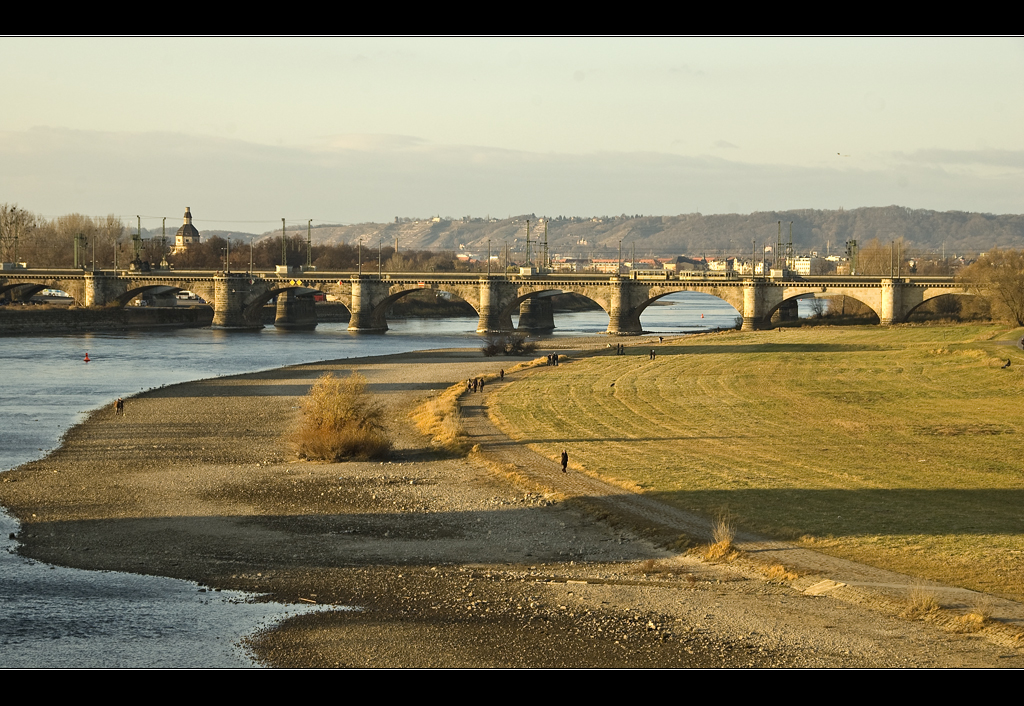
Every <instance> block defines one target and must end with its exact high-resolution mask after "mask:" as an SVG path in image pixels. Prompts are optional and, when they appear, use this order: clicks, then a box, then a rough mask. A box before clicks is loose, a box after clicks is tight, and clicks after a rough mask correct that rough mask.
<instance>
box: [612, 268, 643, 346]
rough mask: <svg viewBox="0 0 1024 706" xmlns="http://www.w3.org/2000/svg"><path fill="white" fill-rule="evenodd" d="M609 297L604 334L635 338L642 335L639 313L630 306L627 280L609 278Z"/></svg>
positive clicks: (629, 291)
mask: <svg viewBox="0 0 1024 706" xmlns="http://www.w3.org/2000/svg"><path fill="white" fill-rule="evenodd" d="M611 285H612V291H611V297H610V298H609V307H608V330H607V331H606V332H605V333H610V334H614V335H617V336H635V335H637V334H640V333H643V327H642V326H641V325H640V312H638V311H637V308H636V307H635V306H632V303H633V302H632V301H631V296H630V295H631V294H632V292H631V290H630V287H629V280H624V279H621V278H619V277H612V278H611Z"/></svg>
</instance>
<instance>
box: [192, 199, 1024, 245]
mask: <svg viewBox="0 0 1024 706" xmlns="http://www.w3.org/2000/svg"><path fill="white" fill-rule="evenodd" d="M527 219H529V220H530V240H531V242H532V241H535V240H536V239H537V238H538V237H541V238H542V237H543V226H541V227H539V228H538V224H537V222H538V220H539V219H538V217H537V216H536V214H526V215H521V216H516V217H514V218H506V219H500V220H499V219H484V218H466V219H440V220H433V219H420V220H417V219H399V222H394V223H358V224H353V225H322V226H317V227H314V228H313V232H312V238H313V242H314V243H352V244H354V243H356V242H357V241H358V240H359V239H360V238H362V240H363V243H364V245H366V246H367V247H368V248H374V247H375V246H376V245H377V243H378V241H381V240H382V241H383V242H384V243H385V244H390V245H394V243H395V239H396V238H397V239H398V245H399V249H413V250H424V249H431V250H455V251H459V250H462V251H468V252H472V253H474V254H476V255H481V254H485V253H486V252H487V241H488V239H490V241H491V251H492V253H493V254H498V253H499V252H500V251H501V249H502V248H503V247H504V245H505V243H506V242H508V244H509V246H510V247H511V248H514V249H515V250H516V251H521V250H522V249H523V248H524V246H525V238H526V221H527ZM779 221H782V240H783V243H785V242H786V241H787V240H788V238H789V223H790V221H792V222H793V244H794V247H795V249H796V250H797V252H798V253H808V252H811V251H817V252H819V253H821V254H824V253H825V252H826V250H830V251H831V252H833V253H836V252H843V251H844V250H845V245H844V244H845V242H846V241H847V240H852V239H855V240H857V241H858V242H859V244H860V245H861V246H862V247H863V246H864V245H865V244H867V243H868V242H869V241H871V240H872V239H874V238H878V240H879V241H881V243H882V244H883V245H884V244H886V243H888V242H889V241H890V240H895V239H899V238H903V243H904V251H905V252H908V253H909V252H911V251H914V250H916V251H924V252H938V251H939V250H941V249H942V248H943V244H945V250H946V253H947V254H965V253H966V254H972V253H978V252H984V251H986V250H990V249H992V248H993V247H1000V248H1015V249H1024V215H1016V214H1012V215H992V214H985V213H964V212H960V211H946V212H940V211H928V210H923V209H909V208H904V207H902V206H887V207H884V208H858V209H853V210H849V211H847V210H838V211H826V210H814V209H806V210H794V211H761V212H756V213H750V214H723V215H710V216H705V215H702V214H699V213H691V214H683V215H678V216H627V215H625V214H623V215H620V216H600V217H572V218H569V217H564V216H556V217H551V218H550V221H549V222H548V232H547V239H548V249H549V252H550V253H551V254H552V255H556V254H559V255H565V256H572V255H581V256H582V255H587V256H592V255H594V254H598V253H614V252H617V251H618V247H619V241H620V240H621V242H622V252H623V255H626V254H627V253H629V251H630V248H631V247H634V248H635V250H636V254H637V256H638V257H639V256H650V255H663V256H668V255H678V254H690V255H699V254H702V253H707V254H708V255H712V254H715V255H723V254H740V255H743V254H746V253H749V252H750V251H751V250H752V247H753V246H752V243H751V241H752V240H756V242H757V245H756V247H757V249H758V250H760V248H761V246H762V245H764V244H768V245H773V244H774V243H775V242H776V238H777V237H778V230H779V229H778V222H779ZM279 232H280V231H276V232H275V231H271V232H268V233H265V234H263V235H262V236H259V237H260V238H264V237H274V236H276V235H277V234H278V233H279ZM293 232H294V234H296V235H302V236H305V234H306V229H305V228H297V229H295V230H294V231H292V230H291V229H289V234H292V233H293ZM211 234H212V233H211Z"/></svg>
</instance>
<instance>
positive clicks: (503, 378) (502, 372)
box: [499, 368, 505, 382]
mask: <svg viewBox="0 0 1024 706" xmlns="http://www.w3.org/2000/svg"><path fill="white" fill-rule="evenodd" d="M499 374H500V375H501V381H502V382H505V368H502V369H501V373H499Z"/></svg>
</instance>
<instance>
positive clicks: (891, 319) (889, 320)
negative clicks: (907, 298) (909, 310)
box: [878, 279, 903, 326]
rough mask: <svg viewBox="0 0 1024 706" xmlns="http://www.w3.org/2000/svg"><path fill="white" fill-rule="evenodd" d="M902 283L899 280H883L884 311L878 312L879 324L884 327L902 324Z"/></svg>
mask: <svg viewBox="0 0 1024 706" xmlns="http://www.w3.org/2000/svg"><path fill="white" fill-rule="evenodd" d="M901 284H902V283H901V282H899V281H897V280H892V279H883V280H882V310H881V311H880V312H878V323H879V324H881V325H882V326H890V325H892V324H898V323H902V321H903V317H902V316H901V315H900V314H901V313H902V312H901V310H902V309H903V307H902V303H903V302H902V301H901V300H902V297H901V296H900V295H901V294H902V293H903V292H902V288H901V286H900V285H901Z"/></svg>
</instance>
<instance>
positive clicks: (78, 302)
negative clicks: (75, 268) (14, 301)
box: [0, 278, 85, 306]
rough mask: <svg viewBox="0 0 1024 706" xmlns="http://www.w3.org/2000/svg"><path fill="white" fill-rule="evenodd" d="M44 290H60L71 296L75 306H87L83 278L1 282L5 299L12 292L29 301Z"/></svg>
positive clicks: (0, 287)
mask: <svg viewBox="0 0 1024 706" xmlns="http://www.w3.org/2000/svg"><path fill="white" fill-rule="evenodd" d="M44 289H57V290H60V291H62V292H64V293H65V294H69V295H71V297H72V298H73V299H74V301H75V306H85V287H84V282H83V278H77V279H62V278H53V279H48V278H39V279H31V280H14V281H6V282H0V297H3V296H4V295H5V294H7V293H8V292H11V293H12V295H13V293H14V292H16V291H17V292H18V296H19V298H21V299H29V298H31V297H33V296H35V295H36V294H38V293H39V292H41V291H42V290H44ZM19 290H24V291H19Z"/></svg>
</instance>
